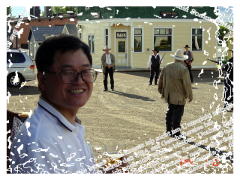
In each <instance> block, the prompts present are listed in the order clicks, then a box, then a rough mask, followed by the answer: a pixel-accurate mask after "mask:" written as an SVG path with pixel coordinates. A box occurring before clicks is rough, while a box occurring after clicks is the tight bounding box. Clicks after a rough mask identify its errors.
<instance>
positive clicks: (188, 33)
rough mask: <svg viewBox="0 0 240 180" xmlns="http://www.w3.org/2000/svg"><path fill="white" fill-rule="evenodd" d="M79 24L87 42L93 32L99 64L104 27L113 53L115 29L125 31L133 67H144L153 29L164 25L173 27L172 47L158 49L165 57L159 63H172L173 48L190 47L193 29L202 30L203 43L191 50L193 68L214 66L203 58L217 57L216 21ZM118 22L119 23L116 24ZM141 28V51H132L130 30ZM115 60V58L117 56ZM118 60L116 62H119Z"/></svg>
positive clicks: (98, 22)
mask: <svg viewBox="0 0 240 180" xmlns="http://www.w3.org/2000/svg"><path fill="white" fill-rule="evenodd" d="M79 24H81V27H82V40H83V41H85V42H86V43H87V44H88V35H89V34H91V35H94V38H95V52H94V53H93V54H92V55H93V59H94V64H95V65H97V66H99V65H100V64H101V63H100V58H101V55H102V54H103V51H102V49H103V47H104V44H105V40H104V38H105V37H104V29H105V28H109V30H110V31H109V34H111V35H110V48H111V49H112V50H111V52H112V53H113V54H116V53H117V52H116V49H117V48H116V43H114V42H115V40H116V38H115V36H116V35H115V30H126V31H127V32H128V59H129V62H128V64H129V66H130V67H132V68H146V67H147V62H148V59H149V55H151V53H152V49H153V48H154V28H159V27H165V28H172V50H171V51H160V54H161V55H163V54H165V56H164V60H163V64H162V66H164V65H166V64H167V63H169V62H172V61H173V59H172V58H171V56H170V54H174V52H175V51H176V49H179V48H183V47H184V46H185V45H186V44H188V45H189V46H190V47H192V28H202V29H203V45H202V51H193V56H194V62H193V64H192V65H193V67H195V68H201V67H215V65H214V64H212V63H209V62H208V61H206V59H207V58H215V57H216V46H217V41H216V38H215V33H216V30H217V27H216V25H215V24H213V23H210V22H206V21H201V22H200V21H194V20H175V21H174V20H170V21H167V20H151V19H148V20H134V19H133V20H129V21H127V22H126V20H121V19H117V20H116V19H115V20H111V21H110V20H108V21H107V20H105V21H104V20H102V21H100V20H99V21H79ZM117 25H118V26H117ZM134 28H142V30H143V37H142V39H143V47H142V52H134V43H133V40H134V39H133V32H134V31H133V29H134ZM117 61H118V59H117ZM120 64H121V63H119V65H120Z"/></svg>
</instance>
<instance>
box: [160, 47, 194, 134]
mask: <svg viewBox="0 0 240 180" xmlns="http://www.w3.org/2000/svg"><path fill="white" fill-rule="evenodd" d="M171 56H172V57H173V58H174V59H175V62H173V63H170V64H168V65H166V67H164V68H163V70H162V71H161V74H160V79H159V84H158V91H159V93H160V94H161V95H162V98H164V99H165V100H166V102H167V103H168V111H167V113H166V130H167V133H168V134H169V135H170V136H172V137H174V136H180V135H181V133H180V129H181V126H180V123H181V119H182V116H183V113H184V106H185V104H186V99H189V102H191V101H192V99H193V95H192V87H191V80H190V75H189V72H188V68H187V67H186V64H185V63H184V60H186V59H188V56H187V55H184V54H183V50H182V49H178V50H177V51H176V52H175V54H174V55H171Z"/></svg>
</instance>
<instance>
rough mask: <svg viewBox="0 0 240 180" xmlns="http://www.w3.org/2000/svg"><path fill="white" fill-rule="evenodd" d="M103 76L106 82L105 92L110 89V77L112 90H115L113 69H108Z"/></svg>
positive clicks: (104, 82)
mask: <svg viewBox="0 0 240 180" xmlns="http://www.w3.org/2000/svg"><path fill="white" fill-rule="evenodd" d="M103 75H104V80H103V84H104V89H105V90H107V89H108V75H109V77H110V84H111V89H114V79H113V68H108V67H106V68H105V73H104V74H103Z"/></svg>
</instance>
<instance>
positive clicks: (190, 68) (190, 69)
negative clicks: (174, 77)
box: [187, 66, 193, 83]
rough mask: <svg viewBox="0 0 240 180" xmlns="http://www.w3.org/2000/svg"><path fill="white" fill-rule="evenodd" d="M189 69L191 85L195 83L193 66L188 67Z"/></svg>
mask: <svg viewBox="0 0 240 180" xmlns="http://www.w3.org/2000/svg"><path fill="white" fill-rule="evenodd" d="M187 68H188V71H189V75H190V79H191V83H193V74H192V66H187Z"/></svg>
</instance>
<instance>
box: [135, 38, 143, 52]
mask: <svg viewBox="0 0 240 180" xmlns="http://www.w3.org/2000/svg"><path fill="white" fill-rule="evenodd" d="M134 52H142V36H135V37H134Z"/></svg>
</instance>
